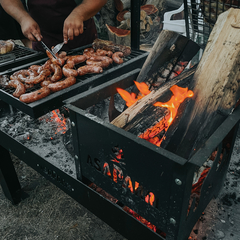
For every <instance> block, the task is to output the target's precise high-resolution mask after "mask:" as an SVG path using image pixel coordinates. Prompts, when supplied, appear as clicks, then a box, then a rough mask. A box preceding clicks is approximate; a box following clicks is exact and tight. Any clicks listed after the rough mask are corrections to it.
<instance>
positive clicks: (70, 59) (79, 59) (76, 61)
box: [67, 55, 87, 65]
mask: <svg viewBox="0 0 240 240" xmlns="http://www.w3.org/2000/svg"><path fill="white" fill-rule="evenodd" d="M86 60H87V57H86V56H84V55H75V56H69V57H68V60H67V63H69V62H73V63H74V64H75V65H76V64H79V63H82V62H85V61H86Z"/></svg>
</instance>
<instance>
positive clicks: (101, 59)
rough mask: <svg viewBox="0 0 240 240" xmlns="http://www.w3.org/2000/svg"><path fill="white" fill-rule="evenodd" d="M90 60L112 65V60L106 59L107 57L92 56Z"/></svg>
mask: <svg viewBox="0 0 240 240" xmlns="http://www.w3.org/2000/svg"><path fill="white" fill-rule="evenodd" d="M90 60H93V61H107V62H109V64H112V63H113V60H112V59H111V58H110V57H107V56H92V57H90Z"/></svg>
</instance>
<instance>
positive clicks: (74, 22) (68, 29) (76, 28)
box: [63, 11, 83, 43]
mask: <svg viewBox="0 0 240 240" xmlns="http://www.w3.org/2000/svg"><path fill="white" fill-rule="evenodd" d="M82 33H83V18H82V17H81V15H79V14H78V13H76V12H74V11H73V12H72V13H71V14H70V15H69V16H68V17H67V18H66V19H65V21H64V25H63V40H64V42H65V43H67V42H68V40H73V38H74V36H75V37H76V36H78V35H79V34H82Z"/></svg>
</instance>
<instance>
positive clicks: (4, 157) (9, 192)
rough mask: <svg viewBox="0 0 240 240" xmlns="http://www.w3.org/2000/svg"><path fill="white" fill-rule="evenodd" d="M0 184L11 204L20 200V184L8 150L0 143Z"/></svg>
mask: <svg viewBox="0 0 240 240" xmlns="http://www.w3.org/2000/svg"><path fill="white" fill-rule="evenodd" d="M0 154H1V160H0V185H1V186H2V190H3V192H4V194H5V196H6V198H7V199H9V200H10V201H11V202H12V203H13V204H18V203H19V202H20V201H21V186H20V183H19V181H18V177H17V174H16V171H15V168H14V166H13V163H12V159H11V156H10V154H9V152H8V151H7V150H6V149H5V148H3V147H2V146H1V145H0Z"/></svg>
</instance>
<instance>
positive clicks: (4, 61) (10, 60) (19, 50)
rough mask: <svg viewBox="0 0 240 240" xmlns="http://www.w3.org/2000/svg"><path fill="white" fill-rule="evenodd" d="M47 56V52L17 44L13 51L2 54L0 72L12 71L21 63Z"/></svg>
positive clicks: (0, 56)
mask: <svg viewBox="0 0 240 240" xmlns="http://www.w3.org/2000/svg"><path fill="white" fill-rule="evenodd" d="M44 58H46V54H44V53H42V52H37V51H35V50H33V49H30V48H27V47H24V46H21V45H18V44H16V45H15V48H14V49H13V51H11V52H9V53H6V54H4V55H0V74H4V73H5V72H6V71H11V69H14V68H16V67H18V66H19V65H24V64H27V63H29V62H34V61H37V60H40V59H44Z"/></svg>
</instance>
